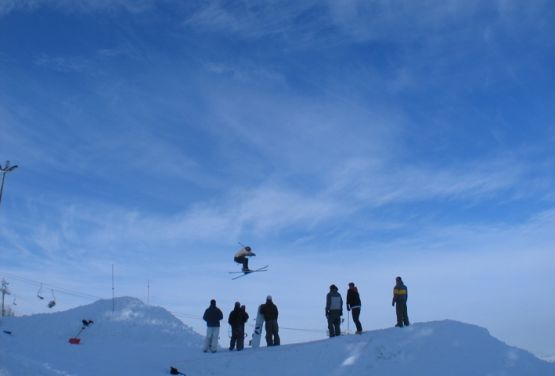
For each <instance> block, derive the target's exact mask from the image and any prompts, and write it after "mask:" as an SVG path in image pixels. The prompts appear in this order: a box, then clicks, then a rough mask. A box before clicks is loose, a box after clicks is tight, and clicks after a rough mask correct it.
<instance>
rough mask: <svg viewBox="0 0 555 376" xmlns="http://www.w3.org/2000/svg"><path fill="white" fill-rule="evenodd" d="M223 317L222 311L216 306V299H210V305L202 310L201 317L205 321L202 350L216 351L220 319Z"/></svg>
mask: <svg viewBox="0 0 555 376" xmlns="http://www.w3.org/2000/svg"><path fill="white" fill-rule="evenodd" d="M223 318H224V314H223V313H222V311H221V310H220V309H219V308H218V307H216V300H214V299H212V300H211V301H210V307H208V308H207V309H206V311H204V315H203V316H202V319H203V320H204V321H206V339H205V341H204V352H208V351H211V352H213V353H215V352H216V351H218V337H219V335H220V321H221V320H222V319H223Z"/></svg>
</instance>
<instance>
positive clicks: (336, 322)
mask: <svg viewBox="0 0 555 376" xmlns="http://www.w3.org/2000/svg"><path fill="white" fill-rule="evenodd" d="M327 319H328V330H329V333H330V337H335V336H340V335H341V311H340V310H335V309H333V310H330V311H329V313H328V315H327Z"/></svg>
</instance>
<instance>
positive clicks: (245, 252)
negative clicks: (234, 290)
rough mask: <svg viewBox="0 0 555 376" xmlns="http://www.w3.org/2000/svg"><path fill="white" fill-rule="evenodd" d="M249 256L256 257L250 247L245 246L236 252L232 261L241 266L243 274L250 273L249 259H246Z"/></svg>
mask: <svg viewBox="0 0 555 376" xmlns="http://www.w3.org/2000/svg"><path fill="white" fill-rule="evenodd" d="M251 256H256V254H255V253H254V252H252V250H251V247H249V246H247V247H243V248H241V249H240V250H239V251H237V253H236V254H235V257H234V258H233V260H234V261H235V262H236V263H238V264H242V265H243V269H242V270H243V272H244V273H248V272H250V271H251V270H250V269H249V259H248V258H249V257H251Z"/></svg>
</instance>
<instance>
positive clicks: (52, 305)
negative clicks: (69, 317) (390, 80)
mask: <svg viewBox="0 0 555 376" xmlns="http://www.w3.org/2000/svg"><path fill="white" fill-rule="evenodd" d="M55 305H56V296H55V295H54V289H52V300H51V301H49V302H48V308H52V307H54V306H55Z"/></svg>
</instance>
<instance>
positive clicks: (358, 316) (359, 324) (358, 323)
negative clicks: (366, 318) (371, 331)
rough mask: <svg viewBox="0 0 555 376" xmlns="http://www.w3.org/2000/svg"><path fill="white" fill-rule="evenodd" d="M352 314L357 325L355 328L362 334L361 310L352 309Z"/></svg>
mask: <svg viewBox="0 0 555 376" xmlns="http://www.w3.org/2000/svg"><path fill="white" fill-rule="evenodd" d="M351 312H352V313H353V322H354V323H355V326H356V327H357V332H358V333H360V332H362V325H361V323H360V319H359V318H360V308H352V309H351Z"/></svg>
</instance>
